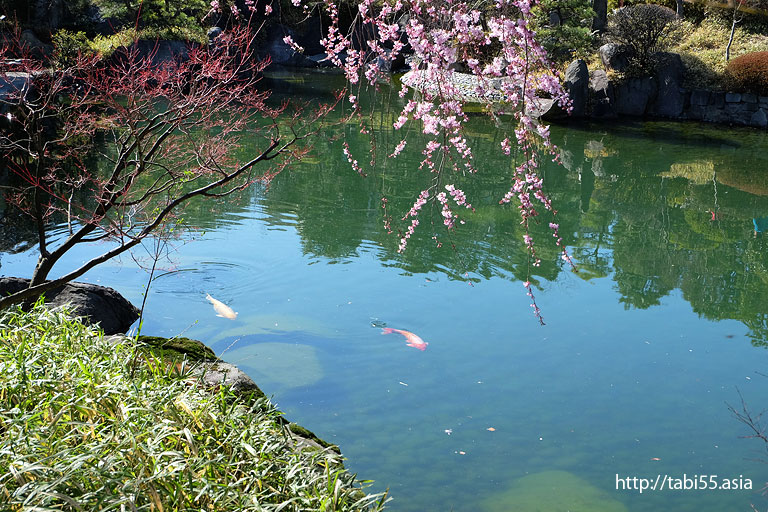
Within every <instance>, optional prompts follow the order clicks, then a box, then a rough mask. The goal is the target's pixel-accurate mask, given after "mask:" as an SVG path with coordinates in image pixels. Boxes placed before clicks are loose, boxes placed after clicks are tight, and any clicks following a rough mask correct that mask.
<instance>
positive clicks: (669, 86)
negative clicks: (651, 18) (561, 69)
mask: <svg viewBox="0 0 768 512" xmlns="http://www.w3.org/2000/svg"><path fill="white" fill-rule="evenodd" d="M683 73H684V69H683V63H682V61H681V59H680V56H679V55H677V54H665V55H664V56H662V58H660V59H659V64H658V65H657V69H656V73H655V74H654V76H651V77H642V78H630V79H624V80H621V81H618V80H611V79H610V78H609V77H608V74H607V73H606V72H605V71H604V70H594V71H591V72H590V71H589V70H588V69H587V67H586V65H585V64H584V62H583V61H574V62H572V63H571V65H570V66H569V67H568V70H567V71H566V75H565V85H566V88H567V89H568V91H569V93H570V94H571V97H572V98H574V109H573V112H572V114H571V117H573V118H576V119H578V118H588V119H616V118H621V117H626V116H631V117H643V116H648V117H660V118H667V119H677V120H696V121H704V122H710V123H721V124H729V125H737V126H753V127H756V128H763V129H765V128H768V97H766V96H756V95H754V94H747V93H734V92H720V91H707V90H701V89H695V90H690V89H686V88H684V87H683V85H682V83H683ZM582 98H583V99H582Z"/></svg>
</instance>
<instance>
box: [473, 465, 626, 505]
mask: <svg viewBox="0 0 768 512" xmlns="http://www.w3.org/2000/svg"><path fill="white" fill-rule="evenodd" d="M483 505H484V506H483V507H482V509H483V510H494V511H509V512H512V511H514V512H540V511H543V510H547V511H550V510H551V511H555V510H568V511H570V512H627V507H626V506H624V504H623V503H621V502H620V501H618V500H616V499H615V498H613V497H612V496H611V493H610V492H609V491H607V490H603V489H600V488H597V487H595V486H594V485H592V484H590V483H589V482H588V481H586V480H584V479H583V478H579V477H577V476H576V475H574V474H573V473H569V472H567V471H544V472H542V473H535V474H533V475H527V476H524V477H522V478H520V479H518V480H515V481H514V483H513V484H512V487H510V488H509V490H507V491H503V492H501V493H499V494H497V495H494V496H490V497H489V498H488V499H486V500H485V501H484V502H483Z"/></svg>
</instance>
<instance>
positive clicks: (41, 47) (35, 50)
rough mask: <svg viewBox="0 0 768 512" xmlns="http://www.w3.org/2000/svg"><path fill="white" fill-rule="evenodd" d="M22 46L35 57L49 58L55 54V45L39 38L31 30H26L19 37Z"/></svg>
mask: <svg viewBox="0 0 768 512" xmlns="http://www.w3.org/2000/svg"><path fill="white" fill-rule="evenodd" d="M19 41H20V43H21V46H22V48H23V49H24V50H25V51H27V52H29V54H30V55H31V56H32V57H33V58H35V59H47V58H49V57H50V56H51V55H53V46H52V45H50V44H46V43H44V42H42V41H40V39H38V38H37V35H35V33H34V32H32V31H31V30H24V31H22V33H21V37H20V38H19Z"/></svg>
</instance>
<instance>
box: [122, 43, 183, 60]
mask: <svg viewBox="0 0 768 512" xmlns="http://www.w3.org/2000/svg"><path fill="white" fill-rule="evenodd" d="M132 48H135V49H136V50H137V51H138V56H139V57H140V58H142V59H143V58H147V57H149V58H150V59H151V63H152V66H160V65H162V64H164V63H166V62H174V61H175V62H186V61H187V60H189V43H187V42H186V41H165V40H149V39H141V40H139V41H138V42H136V43H134V45H133V47H132Z"/></svg>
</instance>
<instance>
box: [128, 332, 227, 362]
mask: <svg viewBox="0 0 768 512" xmlns="http://www.w3.org/2000/svg"><path fill="white" fill-rule="evenodd" d="M138 341H139V342H140V343H144V344H145V345H148V346H149V347H151V348H152V349H161V351H162V355H163V357H170V358H175V357H180V358H183V357H186V358H187V359H190V360H192V361H216V360H218V357H216V353H214V351H213V350H211V349H210V348H209V347H207V346H206V345H205V344H204V343H203V342H202V341H198V340H193V339H191V338H182V337H179V338H163V337H161V336H139V337H138Z"/></svg>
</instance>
